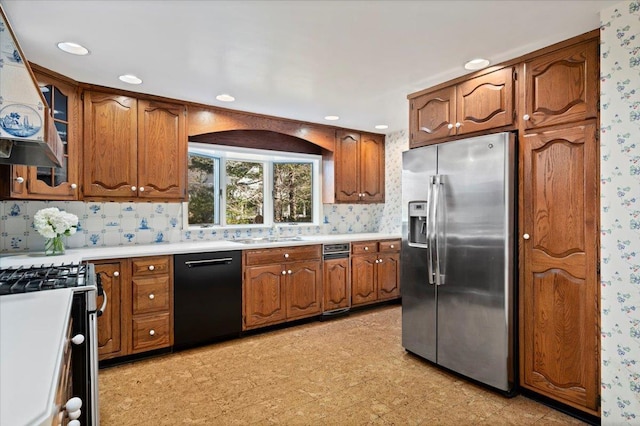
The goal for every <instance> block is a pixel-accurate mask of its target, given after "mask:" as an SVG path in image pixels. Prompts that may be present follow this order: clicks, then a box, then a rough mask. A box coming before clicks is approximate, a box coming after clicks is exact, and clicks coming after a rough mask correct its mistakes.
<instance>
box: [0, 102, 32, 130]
mask: <svg viewBox="0 0 640 426" xmlns="http://www.w3.org/2000/svg"><path fill="white" fill-rule="evenodd" d="M0 127H2V130H4V131H5V132H7V133H9V134H10V135H11V136H15V137H19V138H28V137H30V136H33V135H35V134H36V133H38V132H39V131H40V129H41V128H42V118H41V117H40V114H39V113H38V111H36V110H35V109H33V108H31V107H30V106H28V105H21V104H11V105H7V106H5V107H4V108H2V109H1V110H0Z"/></svg>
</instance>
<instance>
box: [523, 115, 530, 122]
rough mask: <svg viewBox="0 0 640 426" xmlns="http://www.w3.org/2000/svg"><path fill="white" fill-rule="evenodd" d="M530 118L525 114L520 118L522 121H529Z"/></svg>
mask: <svg viewBox="0 0 640 426" xmlns="http://www.w3.org/2000/svg"><path fill="white" fill-rule="evenodd" d="M530 118H531V117H530V116H529V114H525V115H523V116H522V119H523V120H524V121H529V119H530Z"/></svg>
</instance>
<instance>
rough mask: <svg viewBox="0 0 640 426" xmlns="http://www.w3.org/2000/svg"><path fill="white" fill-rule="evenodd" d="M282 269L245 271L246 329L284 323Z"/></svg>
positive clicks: (263, 267) (269, 266)
mask: <svg viewBox="0 0 640 426" xmlns="http://www.w3.org/2000/svg"><path fill="white" fill-rule="evenodd" d="M284 270H285V269H284V267H283V266H281V265H267V266H252V267H250V268H246V270H245V286H244V295H243V296H244V301H243V303H244V324H245V327H246V328H249V327H255V326H259V325H266V324H271V323H276V322H281V321H284V320H285V318H286V314H287V312H286V308H285V303H286V300H285V291H284V290H285V289H284V282H285V280H284V279H281V277H282V276H283V275H282V271H284Z"/></svg>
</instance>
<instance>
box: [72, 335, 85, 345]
mask: <svg viewBox="0 0 640 426" xmlns="http://www.w3.org/2000/svg"><path fill="white" fill-rule="evenodd" d="M71 342H72V343H73V344H74V345H81V344H82V343H83V342H84V336H83V335H82V334H76V335H75V336H73V337H72V338H71Z"/></svg>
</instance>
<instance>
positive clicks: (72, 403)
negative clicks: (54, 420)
mask: <svg viewBox="0 0 640 426" xmlns="http://www.w3.org/2000/svg"><path fill="white" fill-rule="evenodd" d="M81 407H82V400H81V399H80V398H78V397H77V396H74V397H73V398H71V399H70V400H68V401H67V403H66V404H64V409H65V410H66V411H67V412H69V413H71V412H73V411H78V410H79V409H80V408H81Z"/></svg>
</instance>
